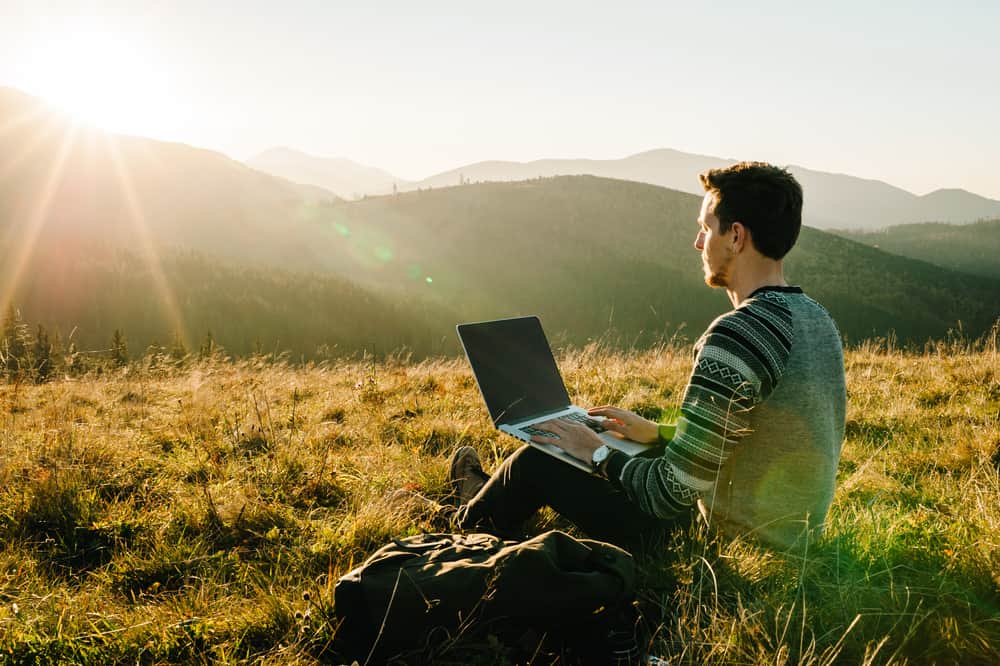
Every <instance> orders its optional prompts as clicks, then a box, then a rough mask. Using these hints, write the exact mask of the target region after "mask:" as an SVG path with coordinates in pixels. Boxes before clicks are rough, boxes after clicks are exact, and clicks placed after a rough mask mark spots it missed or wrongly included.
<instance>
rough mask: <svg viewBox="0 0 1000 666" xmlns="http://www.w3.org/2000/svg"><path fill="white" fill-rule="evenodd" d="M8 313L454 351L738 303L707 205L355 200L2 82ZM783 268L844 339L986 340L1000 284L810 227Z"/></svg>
mask: <svg viewBox="0 0 1000 666" xmlns="http://www.w3.org/2000/svg"><path fill="white" fill-rule="evenodd" d="M0 117H2V118H3V119H4V123H3V125H2V126H0V279H2V282H0V301H3V302H2V303H0V306H3V307H6V305H7V304H8V303H13V304H15V305H16V306H18V307H19V308H20V309H21V311H22V313H23V316H24V318H25V319H26V320H28V321H29V322H38V323H43V324H45V326H47V327H50V328H54V329H56V330H59V331H62V332H63V334H64V335H69V334H70V331H73V335H75V337H74V340H77V341H78V342H79V343H80V344H83V345H86V346H89V347H91V348H100V347H102V346H106V341H107V340H109V339H110V337H111V333H112V331H113V330H114V329H116V328H119V329H124V330H125V332H126V334H127V335H128V336H129V337H130V339H131V341H132V348H133V349H142V348H143V347H144V346H145V345H147V344H149V343H151V342H152V341H154V340H156V341H159V342H161V343H163V342H165V341H167V340H170V339H171V337H172V336H174V335H180V336H181V337H182V338H184V339H186V340H187V341H188V342H191V341H196V340H198V339H199V338H201V337H202V336H204V335H206V333H207V331H209V330H211V331H213V334H214V335H215V337H216V340H217V341H218V342H220V343H221V344H222V345H223V346H225V347H227V348H228V349H229V350H230V351H232V352H234V353H249V352H251V351H253V350H254V349H256V348H263V349H272V348H278V349H290V350H294V351H295V352H297V353H301V354H304V355H310V356H311V355H313V354H315V353H316V350H317V348H319V347H324V346H325V347H326V348H327V349H336V350H337V353H348V354H349V353H352V352H356V351H359V350H361V349H368V350H370V349H378V350H381V351H383V352H384V351H388V350H391V349H394V348H396V347H399V346H406V347H407V348H409V349H411V350H412V351H414V353H418V354H436V353H454V352H456V351H457V350H458V348H457V345H456V340H455V335H454V325H455V324H456V323H457V322H460V321H470V320H476V319H487V318H494V317H505V316H514V315H519V314H529V313H530V314H539V315H540V316H542V318H543V321H544V322H545V325H546V329H547V330H548V331H549V332H550V334H551V335H552V336H553V337H554V339H555V340H556V341H563V342H567V343H573V344H582V343H585V342H587V341H588V340H592V339H596V338H605V339H609V340H613V341H614V342H615V343H616V344H621V345H643V346H644V345H647V344H651V343H654V342H655V341H657V340H659V339H662V338H663V337H664V336H670V335H673V334H676V333H677V332H678V331H680V332H681V333H682V334H687V335H695V334H697V333H698V332H699V331H700V330H701V329H702V328H703V327H704V326H705V325H707V323H708V322H709V321H710V320H711V319H712V318H713V317H715V316H717V315H718V314H719V313H721V312H723V311H724V310H726V309H727V308H728V303H727V301H726V299H725V298H724V296H723V295H722V294H721V293H719V292H717V291H716V292H712V291H711V290H709V289H707V288H706V287H705V286H704V285H703V284H702V282H701V280H702V278H701V266H700V260H699V258H698V253H697V252H695V251H694V250H693V249H692V248H691V241H692V240H693V237H694V233H695V227H696V225H695V218H696V217H697V211H698V206H699V201H700V197H699V196H697V195H696V194H691V193H686V192H679V191H676V190H671V189H667V188H664V187H660V186H654V185H649V184H645V183H639V182H635V181H632V180H620V179H608V178H599V177H594V176H564V177H552V178H543V179H538V178H534V179H531V180H525V181H517V182H502V183H478V184H469V185H465V186H454V187H435V188H433V189H427V188H421V189H418V190H414V191H409V192H400V193H399V194H396V195H386V196H372V197H368V198H365V199H362V200H359V201H344V200H342V199H340V198H338V197H336V196H334V195H333V194H332V193H330V192H328V191H326V190H323V189H321V188H317V187H314V186H304V185H297V184H295V183H293V182H290V181H288V180H285V179H282V178H278V177H274V176H270V175H267V174H264V173H262V172H260V171H257V170H254V169H251V168H249V167H247V166H246V165H243V164H241V163H238V162H235V161H233V160H231V159H229V158H227V157H225V156H223V155H220V154H218V153H214V152H211V151H207V150H203V149H199V148H194V147H190V146H184V145H181V144H172V143H164V142H159V141H153V140H149V139H142V138H137V137H122V136H115V135H112V134H107V133H103V132H98V131H96V130H92V129H87V128H81V127H78V126H75V125H74V124H73V123H72V122H70V121H69V120H68V119H66V118H64V117H62V116H59V115H58V114H54V113H52V112H51V111H49V110H47V109H46V107H44V105H42V104H40V103H39V102H38V101H37V100H34V99H32V98H29V97H27V96H24V95H22V94H20V93H16V92H14V91H5V90H0ZM787 268H788V276H789V278H790V279H791V280H793V281H795V282H797V283H799V284H801V285H802V286H803V287H805V288H806V289H807V291H808V292H809V293H811V294H813V295H814V296H815V297H816V298H817V299H818V300H820V301H821V302H823V303H824V304H825V305H826V306H827V307H828V308H829V309H830V311H831V312H832V313H833V314H834V316H835V317H836V319H837V321H838V323H839V324H840V326H841V329H842V331H843V333H844V334H845V335H846V336H847V337H848V339H852V340H859V339H862V338H867V337H871V336H881V335H886V334H887V333H888V332H889V331H895V333H896V334H897V336H898V337H899V338H900V339H902V340H911V341H915V342H922V341H924V340H926V339H927V338H936V337H941V336H943V335H945V334H946V333H947V331H948V330H949V329H950V328H952V327H954V326H955V325H956V323H957V322H958V321H961V322H962V323H963V328H964V330H965V331H966V332H968V333H969V334H973V335H976V334H978V333H980V332H983V331H985V330H987V329H988V328H989V326H990V325H991V324H992V323H993V321H995V320H996V317H997V315H998V314H1000V312H998V307H997V304H998V303H1000V281H997V280H993V279H989V278H980V277H973V276H970V275H966V274H963V273H959V272H955V271H950V270H947V269H944V268H939V267H936V266H932V265H930V264H928V263H926V262H924V261H919V260H913V259H908V258H904V257H900V256H895V255H892V254H889V253H887V252H884V251H882V250H880V249H877V248H872V247H869V246H867V245H865V244H862V243H857V242H853V241H851V240H847V239H844V238H840V237H837V236H834V235H831V234H829V233H826V232H823V231H820V230H817V229H811V228H805V229H803V232H802V235H801V237H800V242H799V245H798V246H797V248H796V249H795V251H794V253H793V254H792V255H791V256H790V257H789V260H788V265H787Z"/></svg>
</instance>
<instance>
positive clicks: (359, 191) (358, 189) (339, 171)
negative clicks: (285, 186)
mask: <svg viewBox="0 0 1000 666" xmlns="http://www.w3.org/2000/svg"><path fill="white" fill-rule="evenodd" d="M246 163H247V164H248V165H249V166H251V167H253V168H254V169H257V170H259V171H263V172H265V173H270V174H273V175H275V176H281V177H282V178H287V179H288V180H290V181H293V182H296V183H305V184H308V185H318V186H319V187H322V188H324V189H326V190H329V191H330V192H333V193H334V194H336V195H337V196H339V197H341V198H343V199H358V198H361V197H362V196H363V195H366V194H389V193H390V192H392V191H393V188H394V187H397V188H399V189H404V188H405V187H406V186H407V185H409V183H407V182H406V181H405V180H402V179H401V178H397V177H396V176H393V175H392V174H391V173H388V172H387V171H382V170H381V169H375V168H373V167H369V166H364V165H363V164H358V163H356V162H352V161H350V160H346V159H339V158H329V157H314V156H312V155H307V154H305V153H302V152H299V151H297V150H292V149H291V148H271V149H270V150H266V151H264V152H263V153H261V154H260V155H257V156H256V157H253V158H251V159H249V160H247V162H246Z"/></svg>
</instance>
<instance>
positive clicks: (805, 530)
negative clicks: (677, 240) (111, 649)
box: [451, 162, 846, 548]
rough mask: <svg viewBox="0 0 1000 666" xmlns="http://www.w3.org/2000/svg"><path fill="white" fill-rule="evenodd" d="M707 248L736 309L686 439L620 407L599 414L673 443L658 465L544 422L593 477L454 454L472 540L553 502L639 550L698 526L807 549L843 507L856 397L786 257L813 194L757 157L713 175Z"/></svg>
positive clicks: (688, 402)
mask: <svg viewBox="0 0 1000 666" xmlns="http://www.w3.org/2000/svg"><path fill="white" fill-rule="evenodd" d="M700 179H701V183H702V185H703V187H704V189H705V196H704V200H703V201H702V205H701V213H700V215H699V217H698V233H697V236H696V238H695V242H694V247H695V249H697V250H699V251H700V252H701V258H702V264H703V268H704V272H705V282H706V283H707V284H708V285H709V286H711V287H718V288H722V289H725V290H726V293H727V294H728V296H729V299H730V301H731V302H732V304H733V308H734V309H733V310H731V311H730V312H727V313H726V314H724V315H722V316H720V317H719V318H718V319H716V320H715V321H714V322H712V324H711V325H710V326H709V327H708V330H707V331H705V333H704V335H702V337H701V338H700V339H699V340H698V342H697V343H696V345H695V352H696V355H695V362H694V369H693V370H692V373H691V377H690V379H689V380H688V384H687V387H686V389H685V392H684V397H683V399H682V403H681V409H680V411H681V416H680V417H679V418H678V420H677V423H676V429H675V430H674V429H672V428H670V427H668V426H659V425H657V424H656V423H654V422H652V421H649V420H647V419H645V418H642V417H641V416H639V415H637V414H634V413H632V412H629V411H626V410H624V409H619V408H616V407H610V406H606V407H598V408H595V409H591V410H590V413H591V414H592V415H596V416H603V417H606V418H607V420H606V421H605V422H604V424H603V425H604V426H605V427H606V428H607V429H608V430H610V431H612V432H616V433H618V434H620V435H621V436H623V437H625V438H628V439H631V440H634V441H638V442H646V443H657V442H658V443H659V444H660V446H659V447H657V448H655V449H653V451H654V452H655V453H654V455H652V456H649V457H647V456H636V457H629V456H628V455H626V454H624V453H621V452H619V451H615V450H613V449H609V448H608V447H606V446H604V445H603V443H602V442H601V440H600V438H598V437H597V436H596V435H595V434H594V433H593V432H592V431H591V430H590V429H588V428H587V427H585V426H583V425H580V424H577V423H572V422H568V421H562V420H554V421H549V422H548V423H546V424H544V425H540V426H536V427H538V428H539V429H541V430H543V431H545V432H546V433H547V435H545V436H541V435H539V436H536V437H534V440H535V441H538V442H545V441H547V442H549V443H555V444H556V445H558V446H559V447H561V448H563V449H564V450H565V451H567V452H568V453H570V454H571V455H573V456H574V457H576V458H579V459H580V460H583V461H585V462H588V463H591V464H592V465H593V468H594V470H595V473H594V474H589V475H588V474H586V473H584V472H581V471H580V470H578V469H576V468H574V467H572V466H570V465H567V464H565V463H563V462H560V461H558V460H557V459H555V458H552V457H551V456H548V455H546V454H544V453H542V452H540V451H538V450H537V449H534V448H533V447H530V446H524V447H522V448H521V449H520V450H518V451H517V452H516V453H514V454H513V455H512V456H510V457H509V458H508V459H507V460H505V461H504V463H503V464H502V465H501V466H500V468H499V469H498V470H497V471H496V472H495V473H494V474H493V475H492V477H487V476H486V474H485V473H484V472H483V471H482V467H481V466H480V464H479V458H478V456H477V455H476V452H475V450H474V449H472V448H471V447H462V448H460V449H459V450H458V451H456V453H455V455H454V456H453V458H452V471H451V473H452V479H453V483H454V485H455V490H456V495H457V496H458V498H459V500H460V501H461V502H462V505H461V507H460V508H459V509H458V511H457V513H456V516H455V520H456V523H457V524H458V526H459V527H461V528H464V529H489V530H493V531H496V532H499V533H501V534H516V533H518V532H519V530H520V528H521V525H522V524H523V523H524V521H525V520H526V519H527V518H529V517H530V516H531V515H532V514H533V513H534V512H535V511H536V510H537V509H539V508H540V507H541V506H545V505H548V506H551V507H552V508H553V509H555V510H556V511H557V512H558V513H560V514H561V515H562V516H564V517H566V518H568V519H569V520H570V521H572V522H574V523H575V524H576V525H577V526H578V527H580V528H581V529H582V530H583V531H584V532H585V533H587V534H588V535H589V536H591V537H593V538H597V539H604V540H609V541H613V542H616V543H618V544H621V545H625V546H635V545H638V544H639V543H640V542H642V541H643V540H644V539H645V538H647V537H649V536H651V535H657V534H663V533H664V532H665V531H667V530H669V529H671V528H672V527H675V526H677V525H679V524H684V523H685V522H686V521H688V520H690V517H691V515H692V510H693V508H694V507H695V506H697V507H698V509H699V510H700V511H701V513H702V515H703V517H704V519H705V520H706V522H707V523H708V524H709V525H710V526H712V527H716V528H718V529H720V530H721V531H722V532H723V533H725V534H728V535H731V536H736V535H752V536H754V537H756V538H758V539H759V540H761V541H763V542H765V543H767V544H770V545H772V546H776V547H779V548H796V547H800V546H801V545H802V544H804V543H805V542H806V541H807V537H808V535H810V534H813V533H815V532H817V531H818V530H819V529H821V527H822V523H823V520H824V519H825V517H826V514H827V511H828V509H829V507H830V503H831V501H832V499H833V489H834V480H835V477H836V472H837V464H838V461H839V459H840V448H841V443H842V441H843V436H844V414H845V403H846V390H845V384H844V362H843V352H842V348H841V341H840V334H839V332H838V331H837V328H836V325H835V324H834V322H833V320H832V319H831V318H830V316H829V314H827V312H826V310H824V309H823V307H822V306H820V305H819V304H817V303H816V302H815V301H813V300H812V299H810V298H809V297H808V296H806V295H805V294H804V293H803V292H802V290H801V289H800V288H798V287H793V286H789V285H788V283H787V282H786V281H785V277H784V273H783V270H782V260H783V259H784V257H785V255H786V253H787V252H788V251H789V250H790V249H791V248H792V246H793V245H794V244H795V241H796V239H797V238H798V234H799V229H800V227H801V221H802V188H801V187H800V186H799V184H798V182H796V180H795V178H794V177H793V176H792V175H791V174H790V173H789V172H788V171H786V170H784V169H780V168H777V167H774V166H771V165H769V164H764V163H760V162H744V163H741V164H736V165H733V166H731V167H727V168H724V169H713V170H711V171H707V172H705V173H702V174H701V175H700Z"/></svg>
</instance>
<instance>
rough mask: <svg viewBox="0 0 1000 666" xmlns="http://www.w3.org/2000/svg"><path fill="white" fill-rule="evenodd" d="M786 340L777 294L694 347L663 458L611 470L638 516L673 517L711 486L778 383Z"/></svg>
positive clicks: (736, 314) (745, 307) (719, 323)
mask: <svg viewBox="0 0 1000 666" xmlns="http://www.w3.org/2000/svg"><path fill="white" fill-rule="evenodd" d="M791 339H792V322H791V311H790V309H789V308H788V306H787V305H786V304H785V300H784V297H783V296H782V295H781V294H780V293H773V292H765V293H764V294H762V295H761V296H758V297H755V298H752V299H750V300H749V301H747V302H745V303H743V304H742V305H741V306H740V307H739V308H737V309H735V310H733V311H732V312H729V313H727V314H725V315H723V316H722V317H719V318H718V319H717V320H715V322H713V323H712V325H711V326H710V327H709V329H708V330H707V331H706V332H705V334H704V335H703V336H702V338H701V339H700V340H699V341H698V344H697V345H696V356H695V363H694V369H693V371H692V373H691V377H690V379H689V380H688V385H687V387H686V388H685V390H684V396H683V398H682V400H681V414H680V416H679V417H678V419H677V429H676V431H675V433H674V436H673V438H672V439H671V440H670V441H669V442H667V445H666V446H665V447H664V450H663V455H661V456H659V457H656V458H651V459H650V458H641V457H636V458H631V459H628V460H625V461H622V460H621V459H617V460H615V461H614V463H615V464H613V465H609V468H608V471H609V475H611V474H614V475H615V477H616V478H617V480H618V481H619V482H620V483H621V486H622V488H623V489H624V491H625V493H626V495H628V496H629V498H630V499H632V501H634V502H635V503H636V504H637V505H638V506H639V508H640V509H642V511H644V512H645V513H647V514H650V515H654V516H658V517H661V518H670V517H673V516H675V515H677V514H678V513H680V512H681V511H682V510H684V509H686V508H688V507H690V506H691V505H692V504H694V503H695V501H696V500H697V499H698V497H699V496H700V495H701V494H702V493H705V492H707V491H709V490H710V489H711V488H712V487H713V486H714V485H715V482H716V479H717V478H718V475H719V470H720V469H721V468H722V465H723V464H724V463H725V461H726V459H727V458H728V457H729V456H730V455H731V454H732V452H733V450H734V449H735V447H736V446H737V445H738V444H739V442H740V440H741V439H742V438H743V437H745V436H746V435H747V434H748V433H749V432H750V427H749V423H750V421H749V417H750V413H751V412H752V411H753V409H754V408H755V407H756V406H757V405H759V404H760V403H762V402H763V401H765V400H766V399H767V397H768V396H769V395H770V394H771V392H772V391H773V390H774V387H775V386H777V384H778V382H779V381H780V379H781V374H782V372H783V370H784V367H785V363H786V361H787V360H788V354H789V351H790V349H791Z"/></svg>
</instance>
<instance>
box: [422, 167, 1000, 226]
mask: <svg viewBox="0 0 1000 666" xmlns="http://www.w3.org/2000/svg"><path fill="white" fill-rule="evenodd" d="M748 157H750V158H752V156H748ZM736 161H737V160H734V159H722V158H718V157H709V156H706V155H693V154H690V153H682V152H680V151H676V150H669V149H663V150H652V151H648V152H644V153H639V154H637V155H632V156H630V157H626V158H624V159H620V160H538V161H534V162H479V163H476V164H470V165H467V166H463V167H460V168H458V169H453V170H451V171H446V172H444V173H441V174H438V175H436V176H431V177H430V178H427V179H425V180H422V181H419V182H416V183H413V184H412V186H411V187H412V188H413V189H418V188H428V187H442V186H450V185H458V184H460V182H480V181H484V182H485V181H512V180H526V179H529V178H538V177H543V178H544V177H550V176H558V175H577V174H588V175H594V176H601V177H605V178H620V179H623V180H633V181H636V182H640V183H650V184H653V185H660V186H662V187H668V188H670V189H674V190H680V191H681V192H690V193H692V194H699V195H700V194H701V193H702V189H701V185H700V184H699V183H698V173H699V172H701V171H705V170H706V169H713V168H717V167H723V166H728V165H730V164H733V163H735V162H736ZM790 169H791V171H792V173H794V174H795V176H796V178H798V179H799V181H800V182H801V183H802V187H803V189H804V190H805V209H804V211H803V215H804V218H805V222H806V224H808V225H809V226H813V227H817V228H820V229H830V228H839V229H862V228H867V229H876V228H881V227H886V226H890V225H895V224H903V223H907V222H927V221H937V222H950V223H966V222H973V221H976V220H978V219H984V218H992V217H1000V201H995V200H993V199H987V198H985V197H981V196H979V195H976V194H972V193H970V192H966V191H965V190H938V191H936V192H931V193H930V194H926V195H923V196H917V195H915V194H912V193H911V192H907V191H906V190H902V189H900V188H898V187H893V186H892V185H888V184H886V183H884V182H881V181H877V180H866V179H862V178H856V177H854V176H847V175H843V174H834V173H826V172H823V171H814V170H811V169H806V168H804V167H799V166H794V165H793V166H791V167H790Z"/></svg>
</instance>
